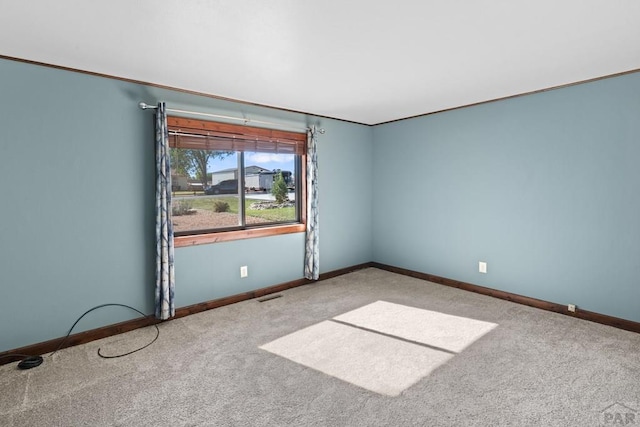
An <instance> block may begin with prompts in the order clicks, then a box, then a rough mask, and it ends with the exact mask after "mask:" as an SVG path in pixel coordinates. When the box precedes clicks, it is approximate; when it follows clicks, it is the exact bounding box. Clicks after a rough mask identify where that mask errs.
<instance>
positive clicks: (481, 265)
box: [478, 261, 487, 273]
mask: <svg viewBox="0 0 640 427" xmlns="http://www.w3.org/2000/svg"><path fill="white" fill-rule="evenodd" d="M478 271H479V272H480V273H486V272H487V263H486V262H484V261H480V262H479V263H478Z"/></svg>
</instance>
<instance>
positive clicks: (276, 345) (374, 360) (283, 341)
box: [260, 301, 497, 396]
mask: <svg viewBox="0 0 640 427" xmlns="http://www.w3.org/2000/svg"><path fill="white" fill-rule="evenodd" d="M334 320H335V321H331V320H327V321H324V322H320V323H318V324H315V325H313V326H310V327H307V328H304V329H301V330H299V331H297V332H294V333H292V334H289V335H286V336H284V337H282V338H278V339H276V340H274V341H272V342H270V343H267V344H265V345H263V346H261V347H260V348H261V349H263V350H266V351H268V352H271V353H273V354H276V355H278V356H281V357H284V358H287V359H289V360H292V361H294V362H296V363H299V364H301V365H304V366H307V367H309V368H312V369H315V370H317V371H320V372H322V373H325V374H327V375H331V376H333V377H335V378H339V379H341V380H343V381H347V382H349V383H351V384H354V385H356V386H359V387H362V388H364V389H367V390H370V391H373V392H376V393H380V394H383V395H387V396H398V395H399V394H400V393H402V392H403V391H404V390H406V389H407V388H409V387H410V386H411V385H413V384H415V383H416V382H418V381H420V380H421V379H422V378H424V377H425V376H427V375H429V374H430V373H431V372H433V371H434V370H435V369H436V368H438V367H439V366H441V365H442V364H444V363H446V362H447V361H448V360H450V359H451V358H453V357H455V355H456V353H459V352H460V351H462V350H463V349H464V348H466V347H468V346H469V345H471V344H472V343H473V342H474V341H476V340H477V339H479V338H480V337H482V336H483V335H484V334H486V333H487V332H489V331H491V330H492V329H493V328H495V327H496V326H497V325H496V324H495V323H489V322H483V321H479V320H474V319H468V318H465V317H458V316H451V315H447V314H443V313H438V312H434V311H429V310H423V309H418V308H414V307H407V306H404V305H400V304H393V303H389V302H385V301H377V302H374V303H372V304H369V305H366V306H364V307H361V308H358V309H356V310H353V311H350V312H347V313H345V314H342V315H340V316H336V317H334ZM338 322H340V323H338ZM345 323H346V324H345ZM409 341H410V342H409Z"/></svg>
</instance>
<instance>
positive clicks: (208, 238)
mask: <svg viewBox="0 0 640 427" xmlns="http://www.w3.org/2000/svg"><path fill="white" fill-rule="evenodd" d="M167 125H168V128H169V131H170V132H171V131H176V130H179V131H181V132H185V133H191V134H194V135H205V136H210V137H213V138H215V137H216V136H220V135H222V136H223V137H226V138H228V137H229V136H233V135H235V136H237V137H238V138H239V139H241V140H242V139H244V140H256V141H265V142H267V143H276V144H277V143H284V144H289V145H290V146H295V148H294V150H295V151H294V152H293V153H291V154H295V155H298V156H300V158H301V162H300V163H301V164H300V194H299V195H296V197H299V198H300V213H299V214H300V215H299V218H300V219H299V222H297V223H295V224H279V225H265V226H264V227H260V226H256V227H250V228H245V229H242V230H230V231H215V232H209V233H202V234H190V235H183V236H174V238H173V240H174V247H176V248H180V247H188V246H195V245H203V244H210V243H219V242H228V241H233V240H241V239H252V238H257V237H269V236H277V235H280V234H291V233H303V232H305V231H306V229H307V226H306V224H307V173H306V171H307V154H306V145H307V135H306V134H304V133H298V132H289V131H282V130H274V129H266V128H257V127H252V126H245V125H236V124H229V123H219V122H212V121H206V120H198V119H188V118H184V117H175V116H169V117H167ZM169 139H170V144H171V139H172V138H171V137H170V138H169ZM174 146H175V145H174ZM181 148H182V147H181ZM185 148H186V147H185ZM194 148H196V147H194ZM203 148H204V147H199V148H198V149H203ZM240 151H242V150H240ZM243 197H245V195H244V194H243Z"/></svg>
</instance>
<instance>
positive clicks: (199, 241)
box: [173, 224, 307, 248]
mask: <svg viewBox="0 0 640 427" xmlns="http://www.w3.org/2000/svg"><path fill="white" fill-rule="evenodd" d="M306 229H307V226H306V225H305V224H287V225H277V226H273V227H264V228H249V229H246V230H234V231H221V232H219V233H209V234H194V235H192V236H176V237H174V238H173V245H174V247H176V248H182V247H185V246H195V245H205V244H208V243H218V242H228V241H231V240H240V239H253V238H255V237H267V236H277V235H279V234H291V233H302V232H304V231H305V230H306Z"/></svg>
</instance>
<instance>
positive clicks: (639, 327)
mask: <svg viewBox="0 0 640 427" xmlns="http://www.w3.org/2000/svg"><path fill="white" fill-rule="evenodd" d="M371 266H372V267H375V268H379V269H381V270H386V271H391V272H393V273H398V274H402V275H404V276H410V277H415V278H417V279H422V280H427V281H429V282H433V283H438V284H440V285H445V286H451V287H453V288H458V289H463V290H465V291H470V292H475V293H478V294H482V295H488V296H491V297H494V298H500V299H503V300H507V301H512V302H515V303H518V304H523V305H528V306H530V307H535V308H539V309H541V310H547V311H553V312H556V313H560V314H564V315H567V316H571V317H577V318H579V319H583V320H588V321H590V322H595V323H601V324H603V325H608V326H613V327H614V328H619V329H624V330H626V331H631V332H636V333H640V323H638V322H634V321H631V320H626V319H620V318H619V317H613V316H608V315H606V314H600V313H595V312H593V311H588V310H581V309H578V310H576V311H575V312H570V311H568V310H567V306H566V305H563V304H558V303H555V302H549V301H544V300H540V299H536V298H531V297H525V296H522V295H518V294H512V293H510V292H505V291H499V290H496V289H491V288H486V287H484V286H478V285H474V284H471V283H466V282H461V281H458V280H453V279H447V278H446V277H440V276H436V275H433V274H427V273H420V272H418V271H413V270H408V269H406V268H400V267H394V266H391V265H386V264H381V263H378V262H372V263H371Z"/></svg>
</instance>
